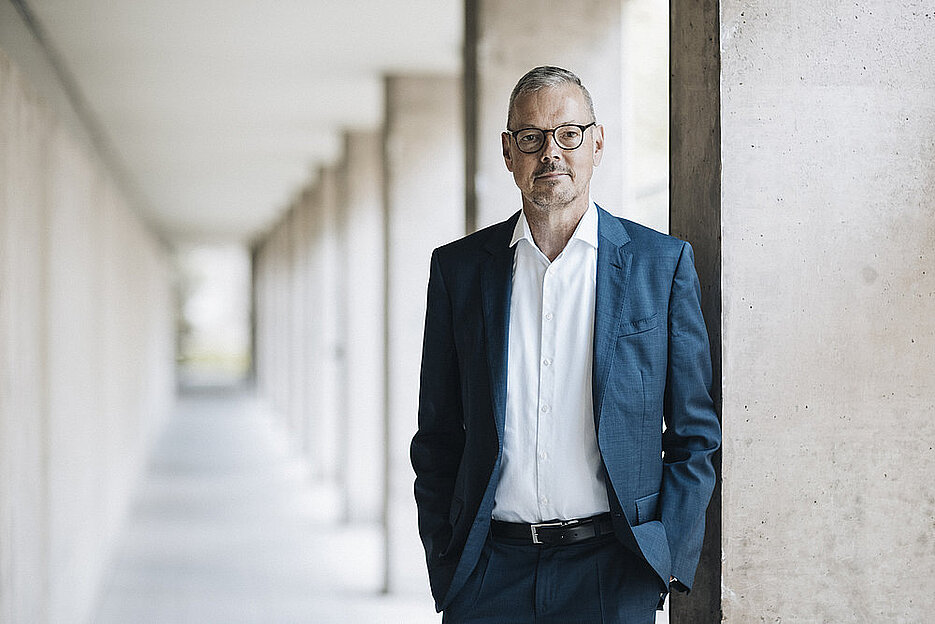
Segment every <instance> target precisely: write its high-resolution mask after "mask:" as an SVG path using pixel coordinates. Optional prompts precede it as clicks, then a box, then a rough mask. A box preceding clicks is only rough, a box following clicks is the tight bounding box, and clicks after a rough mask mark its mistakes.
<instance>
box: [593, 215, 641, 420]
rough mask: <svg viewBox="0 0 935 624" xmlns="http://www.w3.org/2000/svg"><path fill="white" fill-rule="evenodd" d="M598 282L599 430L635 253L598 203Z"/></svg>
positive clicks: (596, 389)
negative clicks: (605, 391) (625, 248)
mask: <svg viewBox="0 0 935 624" xmlns="http://www.w3.org/2000/svg"><path fill="white" fill-rule="evenodd" d="M597 233H598V244H597V286H596V292H595V298H594V299H595V301H594V369H593V374H592V379H591V385H592V392H593V395H592V398H593V401H594V427H595V429H597V430H600V423H601V407H602V403H603V400H604V390H605V389H606V388H607V375H608V373H609V372H610V362H611V356H612V352H613V348H614V344H615V343H616V340H617V328H618V327H619V325H620V319H621V318H622V316H623V310H624V302H625V300H626V296H627V283H628V282H629V279H630V262H631V260H632V256H631V255H630V253H628V252H627V251H625V250H624V245H626V244H627V243H628V242H630V236H629V235H628V234H627V231H626V229H625V228H624V227H623V224H622V223H621V222H620V221H619V220H618V219H616V218H615V217H614V216H612V215H611V214H609V213H608V212H606V211H605V210H603V209H602V208H600V207H598V225H597Z"/></svg>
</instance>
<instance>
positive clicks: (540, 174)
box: [533, 169, 571, 180]
mask: <svg viewBox="0 0 935 624" xmlns="http://www.w3.org/2000/svg"><path fill="white" fill-rule="evenodd" d="M563 175H567V176H570V175H571V174H570V173H569V172H567V171H564V170H561V169H549V170H547V171H537V172H536V173H535V174H533V177H534V178H536V179H540V178H542V179H546V180H548V179H550V178H557V177H559V176H563Z"/></svg>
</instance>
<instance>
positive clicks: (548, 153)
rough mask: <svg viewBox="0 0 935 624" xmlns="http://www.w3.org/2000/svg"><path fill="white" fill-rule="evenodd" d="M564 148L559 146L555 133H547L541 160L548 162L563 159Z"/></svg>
mask: <svg viewBox="0 0 935 624" xmlns="http://www.w3.org/2000/svg"><path fill="white" fill-rule="evenodd" d="M561 153H562V148H560V147H559V146H558V143H557V142H556V141H555V131H554V130H553V131H551V132H546V133H545V143H544V144H543V146H542V150H541V154H539V159H540V160H541V161H542V162H548V161H550V160H552V159H558V158H560V157H561Z"/></svg>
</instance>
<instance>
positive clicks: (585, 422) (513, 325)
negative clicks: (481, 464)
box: [493, 203, 609, 523]
mask: <svg viewBox="0 0 935 624" xmlns="http://www.w3.org/2000/svg"><path fill="white" fill-rule="evenodd" d="M597 222H598V217H597V208H596V207H595V206H594V204H593V203H591V204H590V206H589V207H588V210H587V212H585V214H584V216H583V217H582V218H581V220H580V221H579V222H578V226H577V228H576V229H575V232H574V234H573V235H572V237H571V239H570V240H569V241H568V244H567V245H566V246H565V249H563V250H562V252H561V253H560V254H559V255H558V257H556V258H555V260H554V261H553V262H549V259H548V258H547V257H546V256H545V254H543V253H542V251H541V250H540V249H539V248H538V247H537V246H536V243H535V242H534V241H533V238H532V233H531V232H530V230H529V224H528V222H527V221H526V216H525V214H524V213H520V216H519V220H518V221H517V223H516V228H515V230H514V233H513V240H512V241H511V243H510V246H513V245H516V250H515V254H514V256H513V292H512V295H511V296H510V328H509V332H510V333H509V347H508V360H507V386H506V423H505V429H504V437H503V459H502V466H501V474H500V482H499V485H498V487H497V492H496V497H495V501H494V508H493V517H494V518H495V519H497V520H503V521H507V522H527V523H533V522H543V521H547V520H554V519H561V520H570V519H572V518H586V517H589V516H594V515H597V514H600V513H603V512H605V511H608V510H609V506H608V503H607V490H606V489H605V485H604V477H603V470H602V467H601V458H600V452H599V451H598V447H597V435H596V432H595V429H594V410H593V407H592V398H591V368H592V363H593V357H592V354H593V352H594V340H593V338H594V293H595V284H596V279H597Z"/></svg>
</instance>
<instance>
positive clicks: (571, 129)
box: [507, 121, 597, 154]
mask: <svg viewBox="0 0 935 624" xmlns="http://www.w3.org/2000/svg"><path fill="white" fill-rule="evenodd" d="M594 125H597V122H596V121H592V122H591V123H589V124H586V125H583V126H582V125H579V124H564V125H562V126H558V127H557V128H552V129H550V130H542V129H540V128H523V129H521V130H507V133H508V134H510V136H512V137H513V140H514V141H516V147H517V148H519V151H521V152H522V153H524V154H535V153H536V152H538V151H539V150H541V149H542V146H543V145H545V137H546V135H547V134H549V133H551V134H552V137H553V138H554V139H555V144H556V145H558V146H559V147H560V148H562V149H563V150H573V149H578V148H579V147H581V143H583V142H584V131H585V130H587V129H588V128H590V127H591V126H594Z"/></svg>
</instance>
